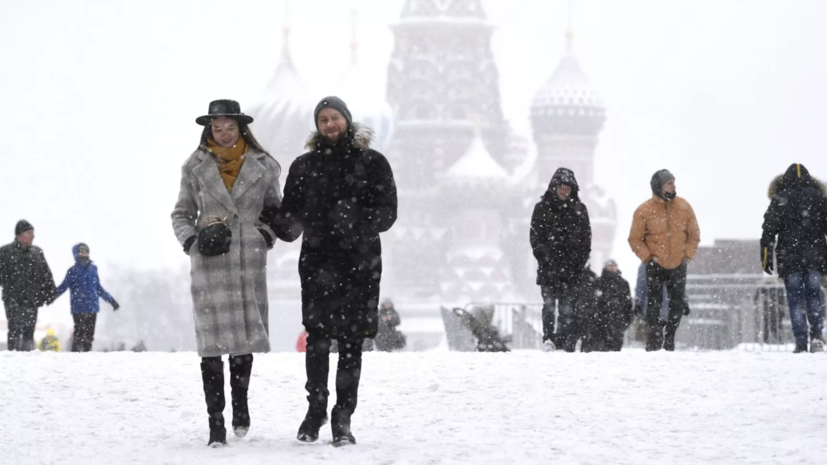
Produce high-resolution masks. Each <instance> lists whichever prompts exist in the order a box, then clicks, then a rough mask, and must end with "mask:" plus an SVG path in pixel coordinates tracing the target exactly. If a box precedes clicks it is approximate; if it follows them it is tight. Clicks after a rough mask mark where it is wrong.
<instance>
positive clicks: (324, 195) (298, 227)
mask: <svg viewBox="0 0 827 465" xmlns="http://www.w3.org/2000/svg"><path fill="white" fill-rule="evenodd" d="M314 118H315V121H316V128H317V131H315V132H314V133H313V134H312V135H311V136H310V138H309V139H308V142H307V147H308V148H309V149H310V151H309V152H307V153H305V154H304V155H301V156H300V157H298V158H297V159H296V160H295V161H294V162H293V163H292V165H291V166H290V171H289V173H288V175H287V181H286V182H285V186H284V200H283V202H282V205H281V208H279V209H268V210H266V211H265V212H264V214H263V215H262V218H263V219H264V220H265V221H266V222H267V223H268V224H270V225H271V226H272V227H273V229H274V230H275V231H276V234H277V235H278V237H279V238H281V239H282V240H285V241H293V240H295V239H297V238H298V237H299V236H300V235H302V234H303V238H302V250H301V258H300V261H299V276H300V278H301V286H302V323H303V324H304V327H305V329H306V330H307V334H308V336H307V353H306V358H305V361H306V362H305V363H306V368H307V384H306V388H307V392H308V394H309V395H308V397H307V400H308V403H309V407H308V410H307V415H306V416H305V419H304V421H303V422H302V424H301V426H300V427H299V432H298V439H299V441H303V442H312V441H315V440H317V439H318V437H319V429H320V428H321V426H322V425H323V424H324V423H325V422H326V421H327V399H328V389H327V376H328V370H329V366H328V364H329V356H328V355H329V353H330V347H331V340H336V341H337V342H338V347H339V364H338V367H337V373H336V404H335V405H334V407H333V410H332V412H331V418H332V421H331V427H332V433H333V441H334V444H336V445H344V444H354V443H355V442H356V440H355V439H354V437H353V434H352V433H351V428H350V424H351V416H352V415H353V413H354V411H355V410H356V403H357V393H358V388H359V377H360V373H361V368H362V345H363V343H364V339H365V338H373V337H375V336H376V334H377V332H378V322H379V313H378V307H379V283H380V279H381V276H382V246H381V242H380V240H379V233H382V232H385V231H387V230H388V229H390V228H391V226H393V224H394V222H395V221H396V208H397V198H396V184H395V182H394V178H393V172H392V171H391V166H390V164H389V163H388V161H387V159H386V158H385V156H384V155H382V154H381V153H379V152H377V151H375V150H373V149H371V148H370V143H371V140H372V137H373V131H372V130H370V129H369V128H366V127H362V126H361V125H359V124H358V123H355V122H353V121H352V117H351V114H350V111H349V110H348V108H347V105H346V104H345V102H343V101H342V100H341V99H339V98H337V97H325V98H324V99H322V100H321V101H320V102H319V104H318V105H317V106H316V109H315V112H314Z"/></svg>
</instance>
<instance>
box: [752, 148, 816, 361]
mask: <svg viewBox="0 0 827 465" xmlns="http://www.w3.org/2000/svg"><path fill="white" fill-rule="evenodd" d="M770 195H771V198H772V200H771V201H770V206H769V207H768V208H767V212H766V213H765V214H764V225H763V230H764V233H763V235H762V236H761V262H762V264H763V267H764V271H765V272H766V273H768V274H772V272H773V253H775V256H776V262H777V265H778V275H779V276H780V277H781V278H783V279H784V286H785V287H786V290H787V302H788V304H789V307H790V322H791V323H792V327H793V335H794V336H795V344H796V348H795V351H796V352H806V351H807V342H808V334H807V322H808V321H809V324H810V331H809V332H810V334H809V339H810V341H809V342H810V351H811V352H821V351H823V349H824V342H823V339H822V334H821V331H822V327H823V319H824V316H823V315H824V303H823V302H822V299H821V277H822V276H823V275H824V273H827V238H825V234H827V196H825V189H824V186H823V185H822V184H821V183H820V182H818V181H816V180H815V179H813V177H812V176H810V173H809V172H808V171H807V168H805V167H804V165H801V164H798V163H793V164H792V165H790V167H789V168H787V171H786V172H785V173H784V175H783V176H782V177H781V178H780V179H776V181H775V182H774V183H773V185H772V186H771V187H770ZM805 303H806V305H807V316H806V319H805V316H804V304H805Z"/></svg>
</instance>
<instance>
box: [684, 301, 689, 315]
mask: <svg viewBox="0 0 827 465" xmlns="http://www.w3.org/2000/svg"><path fill="white" fill-rule="evenodd" d="M683 316H689V304H684V305H683Z"/></svg>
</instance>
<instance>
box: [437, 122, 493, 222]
mask: <svg viewBox="0 0 827 465" xmlns="http://www.w3.org/2000/svg"><path fill="white" fill-rule="evenodd" d="M508 181H509V175H508V172H507V171H506V170H505V168H503V167H502V166H501V165H500V164H499V163H497V161H496V160H495V159H494V157H492V156H491V154H490V153H489V152H488V150H487V149H486V148H485V143H484V142H483V140H482V137H481V136H480V134H479V130H476V131H475V134H474V139H473V140H472V141H471V145H470V146H469V147H468V150H466V151H465V154H463V155H462V156H461V157H460V158H459V159H458V160H457V161H456V163H454V164H453V165H452V166H451V167H450V168H448V170H447V171H446V172H445V174H444V175H443V176H442V179H441V189H442V191H443V193H444V194H445V200H446V201H448V202H457V203H459V204H463V205H472V206H489V207H491V206H495V205H498V204H499V203H500V202H501V201H502V199H503V198H505V197H506V196H505V191H506V189H507V187H508Z"/></svg>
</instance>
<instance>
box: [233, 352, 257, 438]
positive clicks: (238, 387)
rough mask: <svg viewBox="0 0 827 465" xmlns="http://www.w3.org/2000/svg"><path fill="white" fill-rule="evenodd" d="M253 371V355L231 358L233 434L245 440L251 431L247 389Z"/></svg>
mask: <svg viewBox="0 0 827 465" xmlns="http://www.w3.org/2000/svg"><path fill="white" fill-rule="evenodd" d="M252 371H253V354H247V355H238V356H236V357H230V389H231V391H230V392H231V394H230V395H231V397H232V404H233V432H234V433H235V435H236V437H239V438H243V437H244V436H246V435H247V432H248V431H250V410H249V409H248V407H247V388H249V386H250V373H251V372H252Z"/></svg>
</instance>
